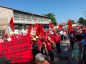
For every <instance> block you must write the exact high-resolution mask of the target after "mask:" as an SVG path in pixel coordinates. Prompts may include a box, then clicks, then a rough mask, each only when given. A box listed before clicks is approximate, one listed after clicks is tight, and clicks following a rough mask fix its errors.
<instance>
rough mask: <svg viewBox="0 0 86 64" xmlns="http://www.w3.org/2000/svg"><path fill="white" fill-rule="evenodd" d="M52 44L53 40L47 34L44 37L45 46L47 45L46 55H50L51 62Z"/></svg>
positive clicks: (52, 54) (52, 59) (52, 58)
mask: <svg viewBox="0 0 86 64" xmlns="http://www.w3.org/2000/svg"><path fill="white" fill-rule="evenodd" d="M52 44H53V42H52V41H51V38H50V36H48V37H47V39H46V47H47V50H48V55H49V56H50V60H51V62H53V61H54V53H53V47H52Z"/></svg>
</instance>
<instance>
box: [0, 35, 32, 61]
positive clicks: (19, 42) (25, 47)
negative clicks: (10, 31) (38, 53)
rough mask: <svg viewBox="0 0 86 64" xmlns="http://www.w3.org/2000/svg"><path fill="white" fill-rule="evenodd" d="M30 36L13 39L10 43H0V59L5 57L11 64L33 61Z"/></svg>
mask: <svg viewBox="0 0 86 64" xmlns="http://www.w3.org/2000/svg"><path fill="white" fill-rule="evenodd" d="M30 42H31V39H30V38H29V36H27V37H26V36H22V37H21V38H13V39H12V40H11V41H10V42H4V43H0V57H2V56H5V57H6V58H7V59H8V60H12V61H11V63H19V62H31V61H32V60H33V53H32V46H31V44H30Z"/></svg>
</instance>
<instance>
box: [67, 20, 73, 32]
mask: <svg viewBox="0 0 86 64" xmlns="http://www.w3.org/2000/svg"><path fill="white" fill-rule="evenodd" d="M68 29H69V31H73V26H72V21H71V20H68Z"/></svg>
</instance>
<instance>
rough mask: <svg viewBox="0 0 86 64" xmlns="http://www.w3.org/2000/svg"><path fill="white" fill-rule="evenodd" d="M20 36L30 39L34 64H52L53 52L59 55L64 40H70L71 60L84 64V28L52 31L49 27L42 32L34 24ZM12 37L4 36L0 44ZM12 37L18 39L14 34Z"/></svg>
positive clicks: (85, 38) (37, 25) (85, 52)
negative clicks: (27, 36)
mask: <svg viewBox="0 0 86 64" xmlns="http://www.w3.org/2000/svg"><path fill="white" fill-rule="evenodd" d="M22 35H24V36H25V35H29V36H30V38H31V41H32V42H31V45H32V51H33V61H35V62H36V64H50V63H51V64H53V62H54V60H55V57H54V50H55V49H56V50H57V51H56V53H57V54H61V53H62V52H61V43H62V41H63V40H66V39H70V45H71V46H70V47H71V50H72V52H71V59H73V61H74V62H75V63H77V64H78V63H81V64H86V62H85V61H86V26H82V27H80V28H79V29H77V28H75V29H73V30H72V31H70V30H69V29H54V28H53V26H51V25H50V27H49V29H47V30H44V28H43V26H42V25H41V24H36V25H31V26H29V27H28V33H27V34H22ZM12 36H13V35H12ZM12 36H8V35H7V34H5V35H4V36H3V37H1V38H0V43H2V42H6V41H10V40H11V37H12ZM14 36H16V37H17V38H18V37H19V35H16V34H14ZM42 62H43V63H42Z"/></svg>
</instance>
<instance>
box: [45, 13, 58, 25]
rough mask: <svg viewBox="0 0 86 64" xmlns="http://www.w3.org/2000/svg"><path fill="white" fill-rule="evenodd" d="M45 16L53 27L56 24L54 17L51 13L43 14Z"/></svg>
mask: <svg viewBox="0 0 86 64" xmlns="http://www.w3.org/2000/svg"><path fill="white" fill-rule="evenodd" d="M45 16H46V17H49V18H50V19H51V22H52V24H54V25H56V24H57V22H56V18H55V15H54V14H53V13H48V14H45Z"/></svg>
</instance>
